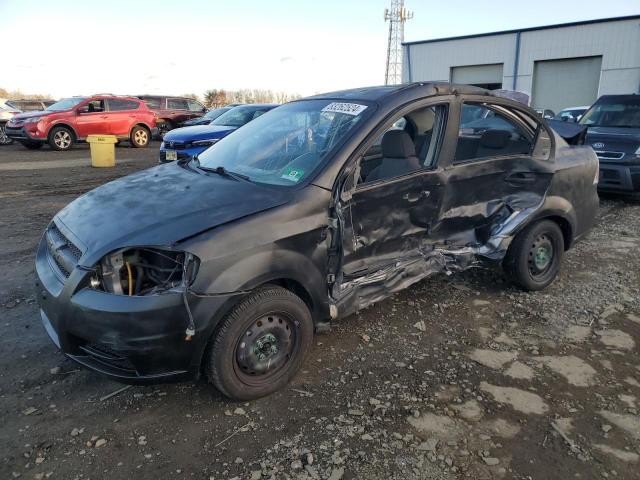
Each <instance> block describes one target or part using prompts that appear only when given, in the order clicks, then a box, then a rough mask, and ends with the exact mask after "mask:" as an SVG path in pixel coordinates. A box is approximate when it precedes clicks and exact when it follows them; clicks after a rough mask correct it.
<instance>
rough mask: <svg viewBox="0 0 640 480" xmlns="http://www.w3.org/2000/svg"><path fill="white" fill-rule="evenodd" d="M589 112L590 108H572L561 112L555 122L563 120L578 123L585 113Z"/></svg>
mask: <svg viewBox="0 0 640 480" xmlns="http://www.w3.org/2000/svg"><path fill="white" fill-rule="evenodd" d="M587 110H589V107H588V106H587V107H570V108H564V109H562V110H560V112H559V113H558V114H557V115H556V116H555V117H554V119H555V120H562V121H563V122H577V121H578V120H580V118H582V115H584V112H586V111H587Z"/></svg>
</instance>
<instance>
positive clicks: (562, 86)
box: [532, 57, 602, 113]
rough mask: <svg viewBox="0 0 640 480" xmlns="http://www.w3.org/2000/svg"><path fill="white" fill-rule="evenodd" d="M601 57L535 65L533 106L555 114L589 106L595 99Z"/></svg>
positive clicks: (544, 62) (549, 61) (540, 62)
mask: <svg viewBox="0 0 640 480" xmlns="http://www.w3.org/2000/svg"><path fill="white" fill-rule="evenodd" d="M601 66H602V57H585V58H569V59H564V60H544V61H539V62H535V65H534V68H533V92H532V97H533V99H532V104H533V106H534V107H535V108H550V109H551V110H553V111H555V112H556V113H558V111H559V110H562V109H563V108H567V107H580V106H582V105H591V104H592V103H593V102H594V101H595V100H596V99H597V98H598V86H599V84H600V69H601Z"/></svg>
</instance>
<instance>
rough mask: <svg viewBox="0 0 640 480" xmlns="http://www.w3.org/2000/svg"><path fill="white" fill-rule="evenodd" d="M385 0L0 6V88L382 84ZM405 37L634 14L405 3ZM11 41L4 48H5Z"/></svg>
mask: <svg viewBox="0 0 640 480" xmlns="http://www.w3.org/2000/svg"><path fill="white" fill-rule="evenodd" d="M389 3H390V2H389V1H388V0H227V1H219V0H207V1H203V0H201V1H198V0H170V1H166V0H155V1H150V0H135V1H132V0H111V1H109V2H98V1H93V0H81V1H80V0H55V1H51V0H0V32H2V35H1V36H0V38H2V43H3V54H2V60H1V61H0V87H2V88H5V89H7V90H21V91H22V92H24V93H33V94H35V93H40V94H49V95H51V96H52V97H54V98H60V97H64V96H71V95H88V94H93V93H100V92H104V93H106V92H108V93H115V94H134V95H135V94H142V93H156V94H171V95H180V94H186V93H195V94H198V95H202V94H203V93H204V91H205V90H208V89H212V88H225V89H230V90H234V89H240V88H261V89H271V90H277V91H286V92H289V93H298V94H301V95H310V94H314V93H320V92H326V91H332V90H337V89H342V88H351V87H358V86H367V85H379V84H382V83H384V66H385V57H386V47H387V33H388V24H387V23H385V21H384V18H383V12H384V9H385V7H387V6H388V4H389ZM405 5H406V7H407V9H408V10H410V11H413V12H414V18H413V19H411V20H409V21H408V22H407V24H406V28H405V41H414V40H424V39H430V38H441V37H449V36H456V35H467V34H473V33H482V32H490V31H496V30H509V29H514V28H526V27H532V26H540V25H549V24H556V23H565V22H571V21H579V20H589V19H594V18H608V17H616V16H623V15H635V14H640V1H639V0H535V1H528V2H522V1H517V0H511V1H506V0H491V1H489V2H482V1H478V0H476V1H470V0H457V1H449V2H442V1H433V0H406V1H405ZM8 46H11V47H12V48H10V49H9V48H8Z"/></svg>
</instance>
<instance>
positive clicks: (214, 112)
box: [202, 108, 230, 120]
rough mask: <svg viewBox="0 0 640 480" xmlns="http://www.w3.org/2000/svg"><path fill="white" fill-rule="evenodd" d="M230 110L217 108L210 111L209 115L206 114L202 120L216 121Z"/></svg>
mask: <svg viewBox="0 0 640 480" xmlns="http://www.w3.org/2000/svg"><path fill="white" fill-rule="evenodd" d="M229 110H230V108H216V109H215V110H209V111H208V112H207V113H205V114H204V116H203V117H202V118H205V119H207V120H215V119H216V118H218V117H219V116H220V115H222V114H223V113H224V112H228V111H229Z"/></svg>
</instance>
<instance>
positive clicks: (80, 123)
mask: <svg viewBox="0 0 640 480" xmlns="http://www.w3.org/2000/svg"><path fill="white" fill-rule="evenodd" d="M76 112H77V116H76V125H75V127H76V133H77V134H78V137H80V138H86V137H87V135H108V134H109V133H111V131H110V126H109V121H108V119H109V117H108V112H107V109H106V105H105V101H104V99H101V98H100V99H92V100H90V101H88V102H86V103H83V104H81V105H79V106H78V108H77V109H76Z"/></svg>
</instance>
